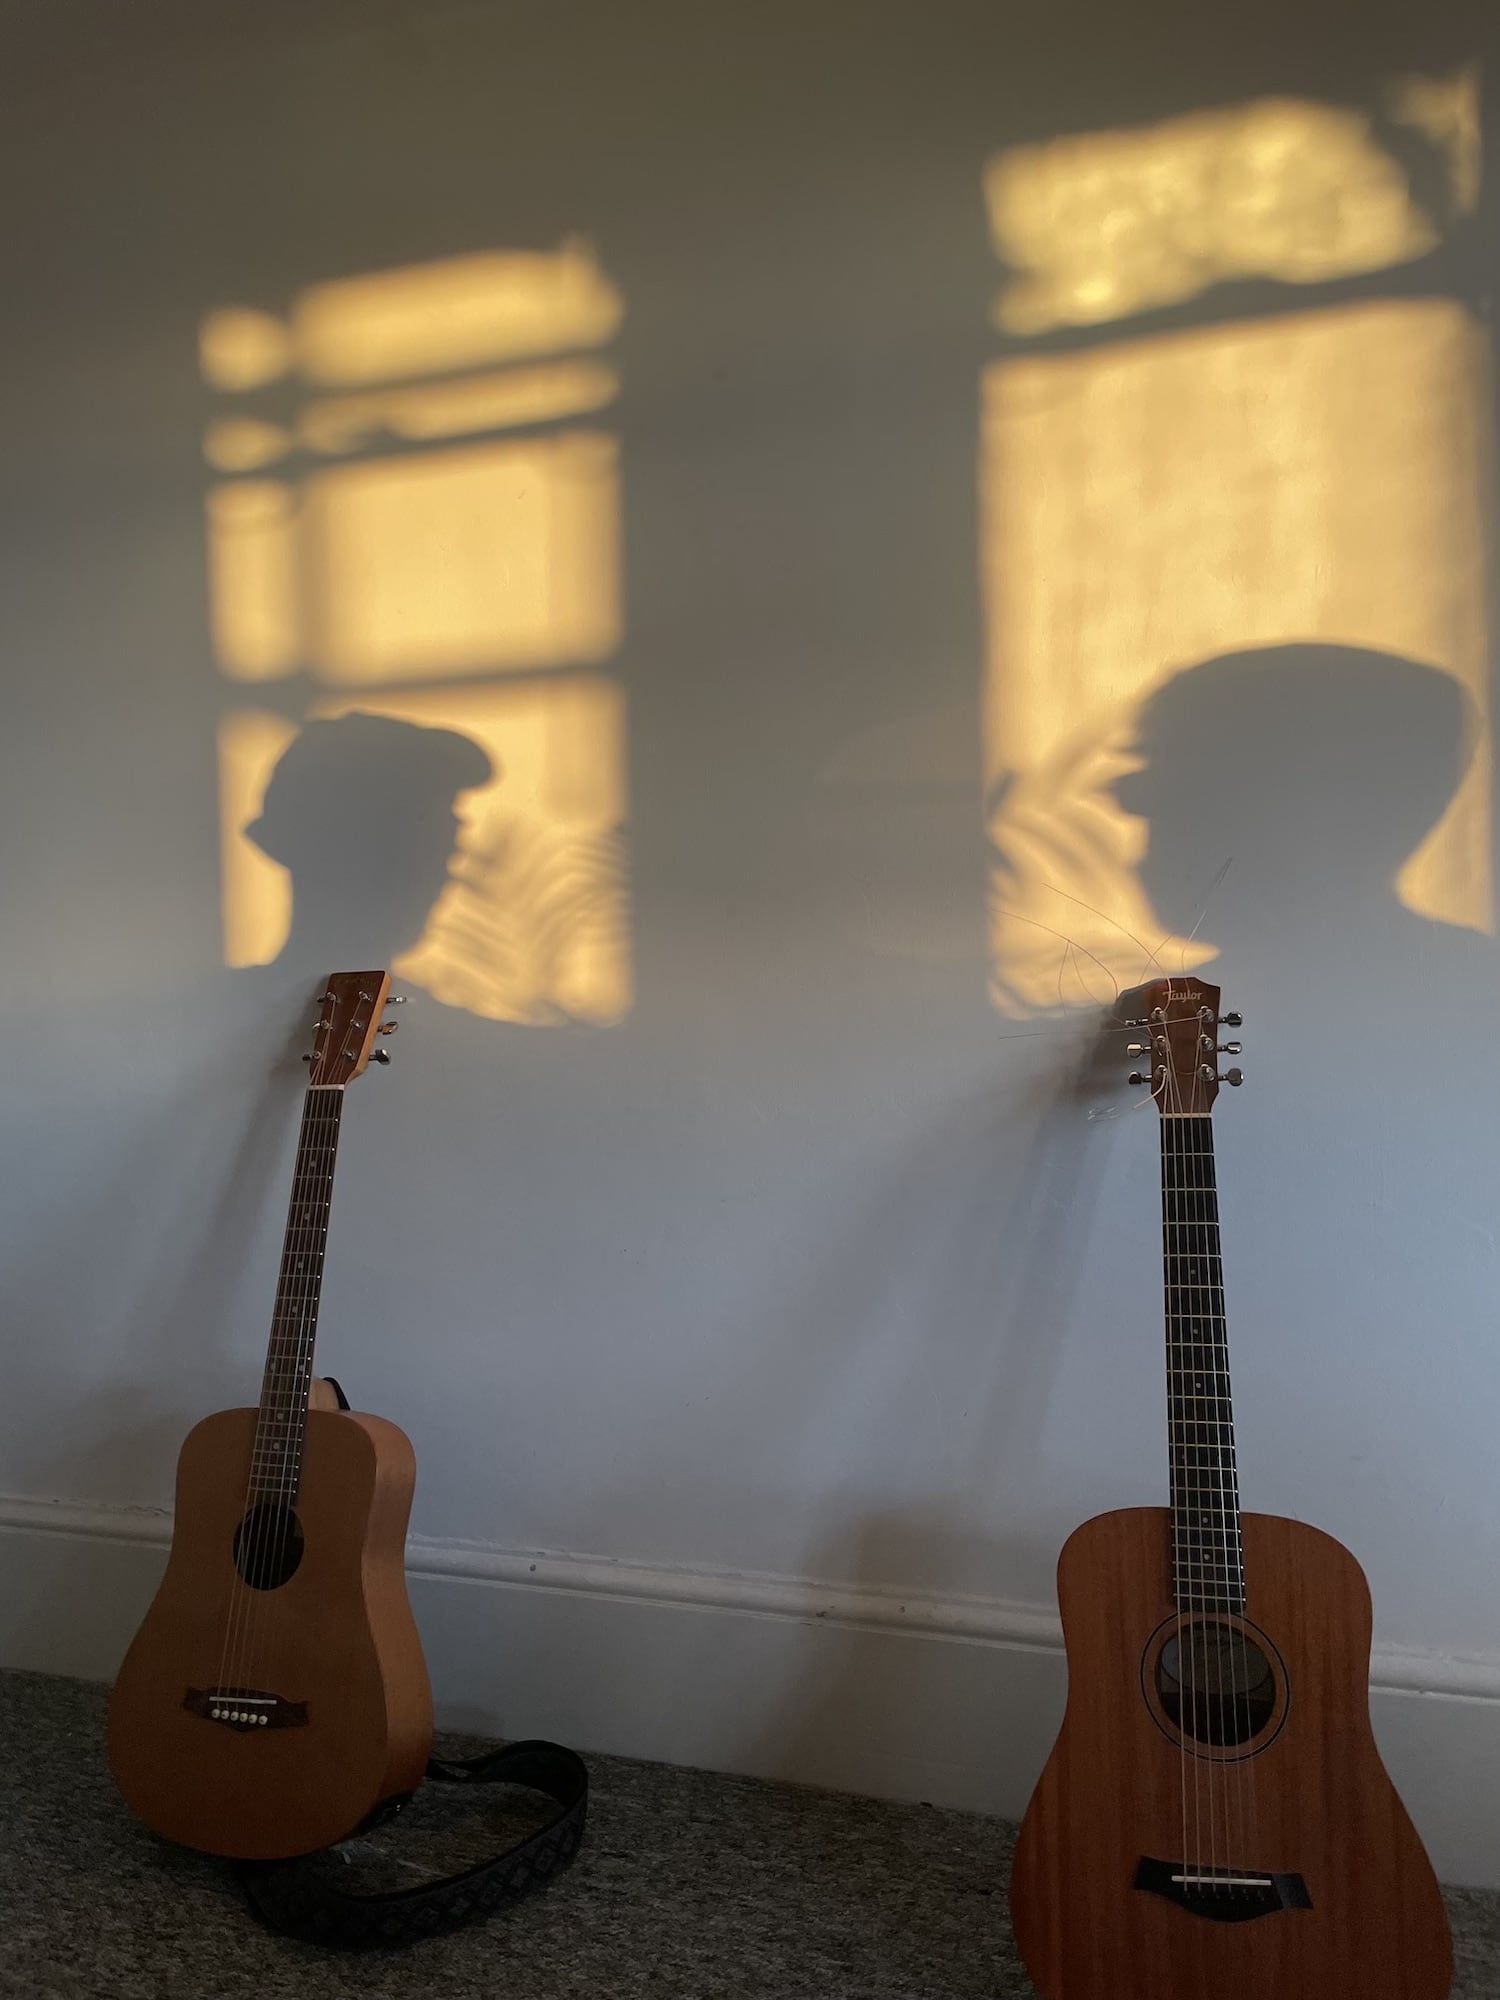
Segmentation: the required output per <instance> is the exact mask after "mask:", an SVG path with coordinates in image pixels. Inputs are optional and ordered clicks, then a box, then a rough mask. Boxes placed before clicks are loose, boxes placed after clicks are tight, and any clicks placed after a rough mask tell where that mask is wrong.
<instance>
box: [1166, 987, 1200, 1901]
mask: <svg viewBox="0 0 1500 2000" xmlns="http://www.w3.org/2000/svg"><path fill="white" fill-rule="evenodd" d="M1170 999H1171V988H1170V985H1169V986H1168V990H1167V1000H1168V1002H1170ZM1153 1012H1155V1013H1156V1014H1157V1015H1158V1016H1159V1023H1160V1030H1161V1045H1162V1046H1161V1056H1162V1063H1163V1067H1164V1071H1165V1076H1164V1083H1163V1096H1164V1098H1166V1099H1168V1100H1169V1102H1170V1110H1168V1106H1167V1104H1164V1105H1163V1106H1162V1109H1163V1111H1164V1113H1166V1114H1167V1115H1164V1116H1163V1119H1162V1156H1163V1172H1162V1186H1163V1210H1164V1213H1165V1212H1166V1211H1167V1206H1168V1204H1167V1197H1166V1190H1167V1188H1168V1187H1169V1186H1170V1185H1171V1184H1172V1182H1173V1181H1175V1180H1177V1179H1179V1178H1180V1176H1179V1175H1178V1174H1176V1173H1174V1172H1173V1171H1172V1166H1171V1165H1170V1164H1169V1163H1175V1155H1176V1150H1177V1134H1178V1123H1179V1120H1180V1118H1181V1116H1182V1096H1181V1082H1180V1079H1179V1077H1178V1075H1177V1066H1176V1063H1175V1062H1174V1060H1173V1053H1172V1046H1171V1039H1170V1036H1169V1035H1168V1032H1167V1027H1168V1021H1167V1008H1166V1006H1163V1007H1161V1008H1160V1009H1155V1010H1153ZM1151 1039H1152V1041H1153V1043H1154V1042H1155V1039H1156V1037H1155V1034H1154V1033H1153V1034H1152V1036H1151ZM1169 1240H1170V1239H1169ZM1167 1276H1168V1281H1169V1282H1170V1278H1171V1266H1170V1265H1168V1266H1167ZM1167 1296H1168V1303H1169V1305H1170V1304H1171V1303H1173V1300H1172V1295H1171V1293H1170V1292H1169V1293H1168V1295H1167ZM1177 1331H1178V1329H1177V1324H1176V1321H1175V1318H1174V1317H1169V1319H1168V1333H1169V1338H1172V1337H1174V1336H1177ZM1180 1356H1181V1344H1180V1338H1179V1339H1178V1353H1177V1358H1178V1359H1180ZM1173 1421H1174V1428H1175V1431H1176V1444H1177V1449H1176V1451H1175V1453H1174V1465H1173V1485H1174V1487H1175V1489H1176V1490H1175V1495H1174V1497H1175V1499H1176V1501H1177V1506H1176V1508H1175V1510H1174V1520H1173V1527H1174V1534H1173V1558H1174V1560H1173V1569H1174V1572H1175V1574H1174V1576H1173V1593H1172V1595H1173V1600H1174V1604H1175V1608H1176V1636H1177V1671H1178V1675H1179V1688H1180V1690H1181V1692H1180V1694H1179V1702H1180V1712H1179V1721H1178V1757H1179V1764H1180V1771H1179V1782H1180V1784H1181V1787H1182V1796H1183V1808H1182V1810H1183V1850H1184V1855H1183V1864H1184V1865H1183V1872H1184V1874H1186V1873H1187V1872H1188V1870H1189V1868H1192V1869H1194V1870H1196V1871H1198V1872H1201V1870H1202V1867H1203V1846H1204V1841H1203V1819H1204V1810H1203V1792H1204V1790H1205V1788H1206V1789H1207V1792H1208V1844H1209V1849H1210V1854H1212V1851H1213V1848H1214V1798H1213V1774H1212V1771H1211V1770H1210V1771H1209V1773H1208V1775H1207V1782H1206V1787H1205V1778H1204V1773H1203V1772H1202V1770H1201V1769H1200V1765H1201V1762H1202V1760H1201V1759H1200V1758H1199V1757H1197V1756H1196V1755H1194V1754H1192V1753H1190V1751H1189V1749H1188V1736H1189V1731H1188V1723H1189V1718H1190V1716H1191V1714H1192V1698H1193V1695H1194V1692H1195V1689H1194V1674H1193V1662H1192V1624H1191V1621H1190V1619H1188V1618H1187V1617H1185V1616H1184V1603H1183V1600H1184V1598H1185V1597H1186V1596H1187V1595H1188V1594H1189V1590H1190V1585H1189V1582H1188V1577H1187V1574H1186V1571H1187V1565H1186V1563H1185V1562H1183V1561H1182V1560H1181V1559H1182V1557H1183V1555H1184V1543H1183V1529H1184V1527H1185V1520H1184V1512H1183V1503H1184V1498H1185V1496H1186V1485H1187V1482H1186V1464H1185V1460H1186V1450H1185V1447H1186V1444H1187V1421H1186V1415H1185V1408H1184V1405H1183V1403H1182V1400H1181V1398H1180V1397H1179V1398H1177V1399H1176V1400H1175V1404H1174V1410H1173ZM1189 1763H1191V1766H1192V1774H1193V1841H1192V1847H1191V1850H1189V1848H1188V1841H1187V1831H1186V1828H1187V1770H1188V1765H1189ZM1189 1856H1191V1859H1190V1858H1189Z"/></svg>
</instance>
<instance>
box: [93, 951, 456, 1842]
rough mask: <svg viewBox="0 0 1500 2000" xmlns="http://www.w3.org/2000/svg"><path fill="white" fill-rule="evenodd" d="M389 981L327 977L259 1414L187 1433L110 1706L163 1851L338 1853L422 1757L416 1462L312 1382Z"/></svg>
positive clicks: (133, 1782) (115, 1763)
mask: <svg viewBox="0 0 1500 2000" xmlns="http://www.w3.org/2000/svg"><path fill="white" fill-rule="evenodd" d="M389 985H390V980H389V976H388V974H386V973H384V972H345V973H339V974H337V975H335V976H334V977H333V978H331V979H330V980H329V981H328V985H327V990H326V992H325V993H324V995H323V998H322V1002H321V1007H320V1013H319V1020H318V1029H317V1035H316V1040H315V1043H314V1047H313V1051H312V1054H311V1056H309V1057H308V1058H307V1060H308V1061H309V1062H310V1063H311V1065H312V1067H311V1070H310V1072H309V1075H308V1084H307V1098H306V1102H305V1105H304V1107H303V1112H302V1130H301V1135H300V1137H299V1139H298V1143H297V1165H296V1172H295V1174H294V1176H293V1180H292V1195H291V1205H290V1212H289V1214H288V1217H287V1226H286V1239H285V1245H284V1248H283V1250H282V1257H281V1276H280V1283H279V1286H278V1289H277V1294H276V1311H275V1315H274V1317H273V1320H272V1324H271V1337H270V1343H269V1347H268V1350H267V1354H266V1366H265V1375H264V1378H263V1381H262V1386H261V1397H260V1405H259V1407H258V1408H257V1409H243V1410H221V1411H219V1412H218V1414H217V1415H215V1416H211V1417H206V1418H205V1419H204V1420H203V1422H202V1423H200V1424H199V1425H197V1427H196V1428H195V1429H194V1430H193V1431H191V1432H190V1433H189V1435H188V1438H187V1441H186V1443H185V1444H184V1445H183V1447H182V1453H181V1456H180V1458H179V1460H178V1465H177V1502H176V1517H175V1522H174V1527H173V1535H172V1550H171V1555H170V1557H169V1559H168V1562H167V1568H166V1573H165V1575H164V1576H163V1578H162V1582H161V1586H160V1588H159V1590H158V1591H157V1593H156V1597H155V1599H154V1600H153V1602H152V1604H151V1607H150V1610H149V1611H148V1612H147V1614H146V1618H145V1621H144V1623H143V1624H142V1626H141V1629H140V1631H139V1632H138V1633H137V1634H136V1637H135V1639H134V1641H133V1643H132V1644H131V1647H130V1650H129V1652H128V1653H127V1654H126V1656H125V1662H124V1665H123V1666H122V1667H121V1669H120V1676H119V1679H118V1681H117V1682H116V1684H115V1689H114V1694H113V1697H112V1699H111V1702H110V1709H109V1762H110V1768H111V1770H112V1772H113V1774H114V1778H115V1782H116V1784H117V1785H118V1786H119V1788H120V1791H121V1792H122V1793H123V1794H124V1797H125V1800H126V1802H127V1803H128V1804H129V1805H130V1806H131V1807H132V1808H133V1810H134V1811H135V1812H136V1813H138V1814H139V1815H140V1817H141V1818H142V1819H143V1820H144V1821H145V1822H146V1824H147V1825H148V1826H149V1827H151V1828H153V1829H154V1830H155V1831H156V1832H157V1833H160V1834H163V1835H165V1836H166V1837H167V1838H168V1839H170V1840H176V1841H181V1842H182V1843H183V1844H184V1845H185V1846H188V1847H196V1848H201V1849H204V1850H206V1851H207V1852H209V1853H211V1854H221V1855H228V1856H233V1857H236V1858H240V1859H245V1860H272V1859H279V1858H285V1857H289V1856H292V1855H297V1854H307V1853H311V1852H313V1851H314V1850H316V1849H318V1848H321V1847H327V1846H330V1845H331V1844H333V1843H334V1842H336V1841H340V1840H343V1839H346V1838H347V1837H348V1836H349V1835H350V1834H351V1833H353V1832H354V1831H355V1830H356V1829H357V1828H358V1827H359V1826H361V1825H362V1824H363V1823H364V1822H365V1821H366V1820H367V1819H368V1818H369V1817H370V1815H371V1814H372V1813H373V1812H374V1811H375V1810H376V1809H377V1808H378V1807H380V1806H381V1805H382V1804H383V1803H385V1802H386V1801H387V1800H389V1799H391V1798H394V1797H398V1796H400V1795H402V1794H405V1793H409V1792H412V1791H414V1790H415V1789H416V1787H417V1786H418V1784H420V1782H421V1780H422V1777H423V1774H424V1772H425V1769H426V1765H427V1756H428V1750H429V1746H430V1743H431V1737H432V1703H431V1696H430V1693H429V1690H428V1684H427V1670H426V1666H425V1664H424V1662H423V1658H422V1648H421V1643H420V1641H419V1639H418V1637H417V1629H416V1625H415V1623H414V1621H413V1619H412V1615H411V1610H410V1607H409V1606H408V1604H407V1599H406V1576H405V1568H404V1551H405V1542H406V1523H407V1516H408V1513H409V1512H410V1508H411V1496H412V1486H413V1482H414V1478H415V1470H416V1468H415V1462H414V1459H413V1456H412V1449H411V1445H410V1444H409V1443H408V1441H407V1439H406V1437H405V1436H404V1435H403V1434H402V1432H401V1431H399V1430H398V1429H397V1428H396V1426H395V1425H394V1424H391V1423H387V1422H386V1421H385V1420H384V1419H383V1418H381V1417H371V1416H364V1415H358V1414H355V1413H354V1412H352V1411H346V1410H341V1409H340V1408H339V1407H338V1406H337V1405H338V1400H339V1399H338V1398H337V1397H336V1396H335V1394H334V1393H333V1392H332V1390H331V1386H330V1385H326V1384H323V1383H321V1382H319V1381H318V1380H316V1378H315V1377H314V1375H313V1366H312V1364H313V1343H314V1339H315V1337H316V1334H317V1327H318V1299H319V1294H320V1292H321V1289H322V1280H323V1259H324V1251H325V1248H326V1245H327V1241H328V1215H329V1204H330V1198H331V1196H332V1193H333V1172H334V1163H335V1159H336V1157H337V1152H338V1142H339V1125H340V1121H341V1118H342V1115H343V1106H344V1090H345V1087H346V1085H348V1084H349V1083H351V1082H352V1081H353V1080H354V1078H355V1077H357V1076H359V1075H360V1074H361V1072H362V1071H363V1070H364V1069H365V1067H366V1065H367V1064H368V1063H369V1062H370V1061H371V1059H372V1058H373V1059H374V1060H376V1061H382V1060H386V1059H387V1058H386V1056H385V1051H384V1050H383V1049H381V1048H378V1047H377V1046H376V1039H375V1038H376V1036H377V1035H378V1034H381V1033H388V1032H390V1030H391V1029H392V1028H393V1027H394V1025H395V1023H394V1021H382V1018H381V1017H382V1012H383V1009H384V1006H385V1004H386V994H387V990H388V988H389Z"/></svg>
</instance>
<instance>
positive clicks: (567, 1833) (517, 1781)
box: [237, 1742, 589, 1950]
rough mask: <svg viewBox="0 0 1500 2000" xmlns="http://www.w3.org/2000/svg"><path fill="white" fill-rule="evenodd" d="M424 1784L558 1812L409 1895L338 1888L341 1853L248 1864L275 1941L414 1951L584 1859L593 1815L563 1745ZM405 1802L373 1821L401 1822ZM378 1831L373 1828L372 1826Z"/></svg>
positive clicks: (440, 1773) (495, 1758)
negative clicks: (514, 1790)
mask: <svg viewBox="0 0 1500 2000" xmlns="http://www.w3.org/2000/svg"><path fill="white" fill-rule="evenodd" d="M427 1776H428V1777H429V1779H432V1780H434V1781H436V1782H437V1783H440V1784H451V1785H524V1786H525V1787H526V1788H527V1789H528V1790H530V1791H534V1792H541V1793H543V1794H544V1795H545V1796H546V1797H547V1798H550V1799H551V1800H552V1802H553V1804H554V1805H555V1806H556V1807H557V1811H556V1812H555V1813H554V1814H553V1816H552V1818H551V1819H549V1820H548V1821H547V1822H546V1824H545V1825H544V1826H542V1827H540V1828H538V1830H537V1831H536V1832H535V1833H533V1834H530V1835H528V1836H527V1838H526V1839H525V1840H522V1841H520V1842H519V1843H518V1844H517V1845H516V1846H514V1847H508V1848H506V1849H505V1851H504V1852H503V1853H501V1854H497V1855H494V1856H492V1857H491V1858H490V1859H489V1860H488V1861H481V1862H479V1863H477V1864H476V1865H475V1866H474V1867H472V1868H465V1869H462V1870H461V1871H460V1872H459V1873H458V1874H456V1875H446V1876H443V1877H441V1878H440V1879H439V1880H437V1881H434V1882H419V1883H417V1884H416V1885H414V1886H413V1887H411V1888H408V1889H381V1890H375V1891H371V1892H361V1891H358V1890H354V1889H350V1888H348V1887H346V1886H344V1885H343V1884H341V1883H340V1881H339V1879H338V1878H339V1874H340V1872H341V1869H342V1868H343V1866H344V1865H346V1864H347V1862H348V1859H349V1857H348V1855H347V1854H346V1853H344V1852H343V1850H342V1849H340V1848H337V1847H330V1848H325V1849H324V1850H323V1852H322V1853H319V1854H306V1855H301V1856H299V1857H298V1858H297V1859H295V1860H292V1861H246V1862H241V1863H239V1864H238V1869H237V1872H238V1874H239V1878H240V1881H241V1883H242V1885H243V1886H244V1890H245V1894H246V1895H247V1896H248V1898H249V1900H250V1907H251V1909H253V1910H254V1912H255V1914H256V1915H257V1916H258V1917H259V1918H260V1920H261V1922H262V1923H264V1924H266V1925H268V1926H269V1927H270V1929H272V1930H273V1931H281V1932H283V1933H285V1935H286V1936H288V1937H295V1938H300V1939H302V1941H303V1942H304V1943H306V1944H319V1945H325V1946H327V1947H329V1948H330V1949H339V1950H358V1949H360V1948H362V1947H369V1946H384V1947H387V1948H389V1947H391V1946H394V1945H405V1944H415V1943H416V1942H417V1941H418V1940H419V1939H421V1938H427V1937H437V1936H439V1935H440V1934H441V1933H442V1932H444V1931H451V1930H457V1929H458V1927H459V1926H460V1925H461V1924H467V1923H471V1922H473V1921H474V1919H476V1918H478V1917H488V1916H492V1915H493V1914H494V1913H495V1911H496V1910H498V1909H499V1908H500V1907H501V1906H502V1905H503V1904H505V1903H513V1902H515V1901H516V1900H517V1898H519V1897H521V1896H524V1895H525V1894H526V1893H527V1891H528V1890H531V1889H540V1888H542V1887H544V1886H545V1885H546V1884H547V1883H548V1882H550V1881H551V1879H552V1877H553V1876H554V1875H557V1874H560V1873H561V1872H562V1870H563V1869H564V1868H566V1867H567V1865H568V1863H569V1862H570V1861H571V1860H572V1859H573V1856H574V1855H575V1854H576V1853H577V1852H578V1846H579V1842H580V1841H581V1840H582V1839H583V1828H584V1821H585V1819H586V1817H587V1814H588V1793H589V1776H588V1772H587V1770H586V1769H585V1768H584V1763H583V1759H582V1758H581V1757H579V1756H577V1755H576V1754H575V1753H574V1752H573V1751H571V1750H565V1749H564V1748H563V1747H562V1745H561V1744H559V1743H542V1742H535V1743H508V1744H506V1745H505V1747H504V1748H503V1749H501V1750H490V1751H486V1752H485V1754H484V1755H483V1756H480V1757H468V1758H463V1759H460V1760H456V1761H448V1760H446V1759H444V1758H440V1757H435V1758H433V1759H432V1761H431V1762H430V1763H429V1764H428V1766H427ZM404 1803H405V1801H400V1802H398V1803H396V1804H394V1805H392V1806H390V1807H388V1808H384V1809H383V1810H382V1812H381V1813H380V1814H379V1815H377V1820H379V1819H385V1818H389V1817H390V1816H391V1815H392V1814H393V1813H395V1812H399V1810H400V1806H401V1804H404ZM374 1823H376V1822H372V1824H374Z"/></svg>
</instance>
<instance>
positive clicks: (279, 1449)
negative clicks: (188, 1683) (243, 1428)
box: [234, 1084, 326, 1690]
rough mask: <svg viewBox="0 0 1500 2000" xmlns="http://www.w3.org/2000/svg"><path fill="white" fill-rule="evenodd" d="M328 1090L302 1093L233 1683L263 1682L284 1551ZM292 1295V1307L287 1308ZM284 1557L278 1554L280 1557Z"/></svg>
mask: <svg viewBox="0 0 1500 2000" xmlns="http://www.w3.org/2000/svg"><path fill="white" fill-rule="evenodd" d="M322 1098H324V1094H322V1090H320V1088H318V1086H314V1084H308V1092H306V1098H304V1116H302V1136H300V1140H298V1164H296V1172H294V1178H292V1202H290V1206H288V1218H286V1236H284V1248H282V1272H280V1284H278V1298H276V1316H274V1320H272V1340H270V1352H268V1356H266V1382H264V1390H262V1408H260V1414H258V1418H256V1440H254V1446H252V1460H250V1462H252V1476H254V1486H256V1490H258V1492H260V1496H262V1498H260V1504H258V1512H256V1518H254V1528H252V1534H250V1560H248V1566H246V1568H248V1576H250V1578H256V1580H258V1582H250V1584H248V1586H246V1598H248V1610H246V1618H244V1624H242V1638H240V1648H238V1656H236V1676H234V1684H236V1686H244V1688H252V1690H254V1688H256V1686H260V1682H258V1678H256V1668H258V1654H260V1636H262V1628H264V1624H266V1612H264V1604H262V1598H264V1596H266V1594H268V1588H266V1580H268V1578H270V1576H272V1574H274V1562H272V1550H274V1546H276V1544H278V1542H280V1544H282V1550H280V1554H284V1534H282V1532H280V1526H282V1510H284V1502H286V1494H284V1478H286V1460H288V1456H290V1452H288V1446H290V1434H288V1424H286V1414H284V1380H282V1378H284V1360H282V1356H284V1342H286V1332H288V1320H290V1318H292V1316H294V1314H298V1312H306V1288H304V1286H302V1284H298V1290H296V1292H290V1286H292V1282H294V1280H296V1274H298V1272H300V1268H302V1264H304V1258H306V1246H308V1220H306V1218H308V1190H310V1184H312V1182H314V1178H316V1160H318V1152H320V1144H322V1136H324V1126H326V1108H324V1102H322ZM288 1298H290V1302H292V1304H290V1312H288ZM278 1560H280V1558H278Z"/></svg>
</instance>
